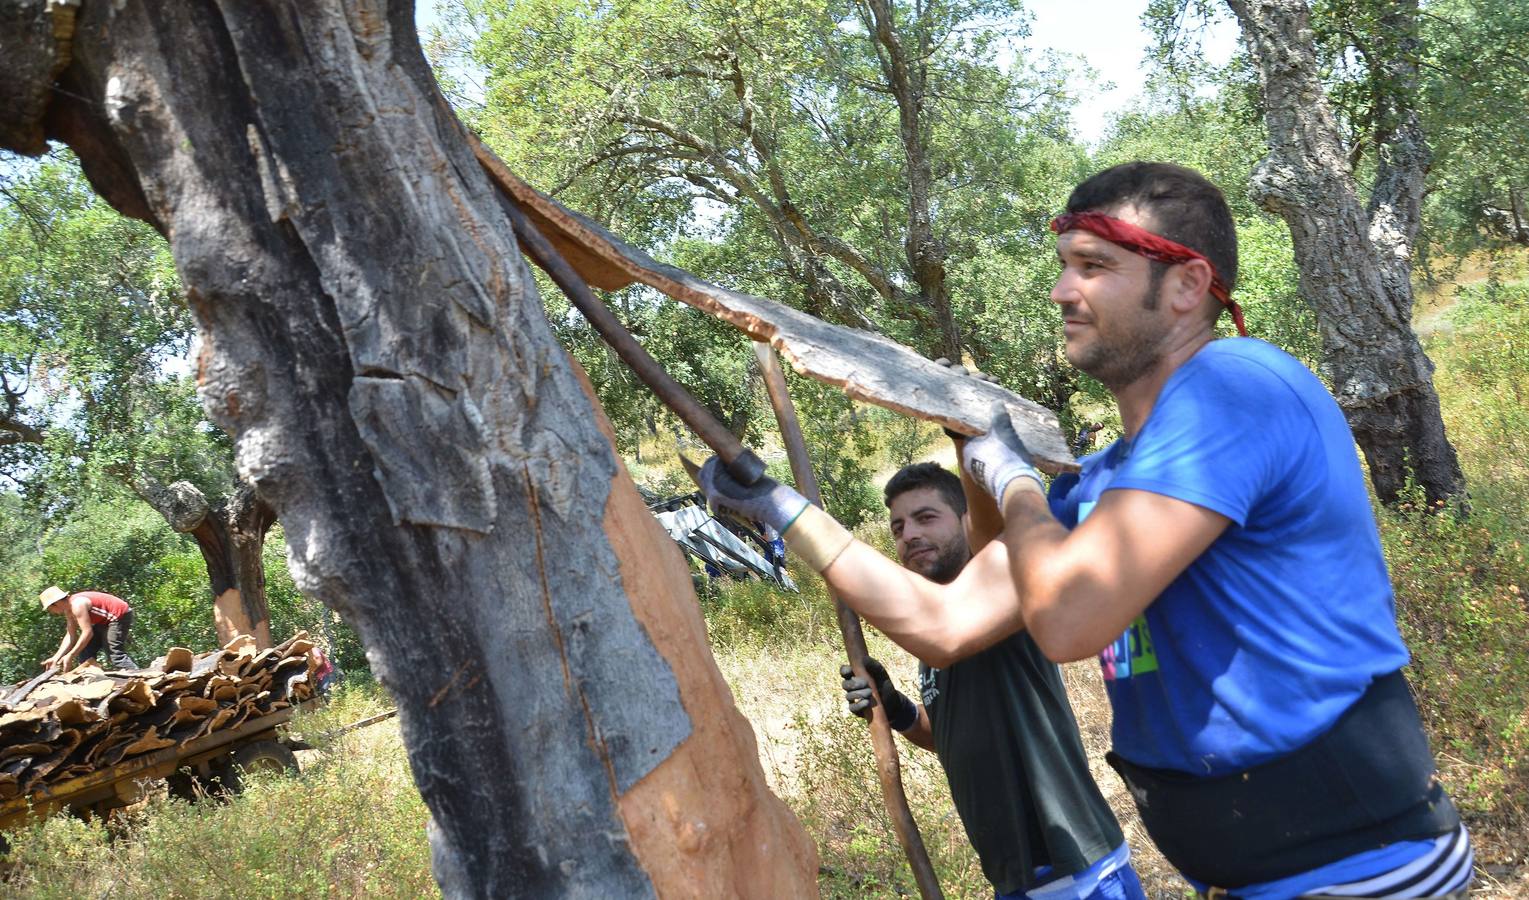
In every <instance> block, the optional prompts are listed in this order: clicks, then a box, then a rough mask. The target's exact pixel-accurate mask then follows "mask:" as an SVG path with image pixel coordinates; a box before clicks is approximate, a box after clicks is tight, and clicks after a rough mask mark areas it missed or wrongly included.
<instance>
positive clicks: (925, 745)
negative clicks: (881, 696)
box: [901, 703, 934, 750]
mask: <svg viewBox="0 0 1529 900" xmlns="http://www.w3.org/2000/svg"><path fill="white" fill-rule="evenodd" d="M901 734H902V736H903V737H905V738H907V739H908V743H910V744H912V745H913V746H915V747H918V748H919V749H921V750H933V749H934V731H933V730H932V729H931V728H930V727H929V712H928V710H926V709H924V704H922V703H920V704H919V705H918V719H917V720H916V721H915V722H914V723H913V727H911V728H909V729H908V730H907V731H904V732H901Z"/></svg>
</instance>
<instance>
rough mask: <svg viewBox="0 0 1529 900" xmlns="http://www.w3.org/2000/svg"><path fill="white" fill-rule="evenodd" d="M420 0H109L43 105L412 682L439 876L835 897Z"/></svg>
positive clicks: (344, 598)
mask: <svg viewBox="0 0 1529 900" xmlns="http://www.w3.org/2000/svg"><path fill="white" fill-rule="evenodd" d="M0 4H11V7H10V8H9V9H7V11H6V15H7V16H9V15H11V14H13V13H15V11H16V10H21V11H22V13H25V12H26V11H27V10H28V9H31V8H32V7H31V6H28V5H27V4H26V3H25V2H22V0H0ZM18 4H20V5H18ZM413 12H414V11H413V5H412V4H411V3H409V2H405V0H392V2H383V0H287V2H277V0H271V2H265V3H247V2H240V0H224V2H219V0H184V2H179V3H174V4H167V3H154V2H147V0H117V2H111V3H108V2H99V0H87V2H85V3H84V4H83V5H82V7H81V8H80V10H79V15H78V17H77V21H76V22H75V23H74V31H73V35H72V55H71V58H70V60H69V66H68V68H67V69H66V70H64V71H63V72H62V74H61V75H59V76H58V77H59V78H60V79H61V80H63V81H64V82H66V83H67V84H68V85H69V89H68V91H67V92H54V93H53V95H52V96H53V99H52V101H51V104H50V105H49V107H48V110H47V112H46V114H45V120H44V121H45V125H46V127H47V129H48V132H49V134H50V135H52V136H58V137H64V138H67V139H68V140H69V142H70V143H71V144H72V145H73V146H74V147H75V148H76V151H77V152H78V153H79V155H80V156H81V159H82V163H83V165H84V168H85V171H86V174H87V175H88V176H89V177H90V178H91V180H92V182H93V183H94V184H95V185H96V187H97V189H98V190H100V191H101V192H102V193H103V194H104V195H105V196H106V197H107V199H108V200H110V201H112V202H113V203H114V204H116V205H117V206H118V208H119V209H124V210H128V211H132V212H135V213H137V214H140V215H142V217H144V218H147V219H149V220H150V221H152V222H155V223H156V224H157V225H158V226H159V227H160V228H161V230H163V231H164V233H165V234H166V236H167V237H168V238H169V240H170V244H171V249H172V251H173V253H174V256H175V260H176V265H177V267H178V269H179V271H180V275H181V278H182V281H183V284H184V285H185V287H186V290H187V294H188V298H189V300H190V302H191V304H192V306H193V308H194V311H195V313H196V316H197V320H198V328H199V332H200V335H201V340H202V350H201V356H200V359H199V377H200V381H201V388H200V390H201V396H202V399H203V402H204V404H205V406H206V408H207V410H208V412H209V414H210V415H211V416H212V417H213V418H214V420H215V421H216V422H217V423H218V424H219V425H220V426H222V427H223V428H225V429H226V430H227V431H228V432H229V433H230V434H232V435H234V438H235V446H236V451H237V462H238V467H239V471H240V473H241V475H242V476H243V477H244V478H246V479H247V480H248V481H249V482H250V483H251V484H252V485H253V486H254V488H255V489H256V490H257V491H258V492H259V494H260V496H261V498H263V499H264V500H265V501H266V502H267V503H269V504H270V506H271V508H272V509H273V510H275V512H276V514H277V515H278V516H279V517H280V519H281V521H282V523H283V526H284V528H285V531H286V534H287V540H288V543H289V545H290V548H291V567H292V570H293V575H294V578H295V579H296V581H297V583H298V585H299V587H300V588H301V589H302V590H303V591H304V592H305V593H308V594H309V595H310V596H316V597H318V598H319V599H321V600H323V601H324V602H325V603H327V604H329V605H330V606H332V607H333V608H335V609H336V610H337V611H338V612H339V613H340V614H341V615H342V616H344V617H345V618H346V620H347V621H349V622H350V623H351V624H352V625H354V626H355V628H356V630H357V632H358V633H359V634H360V636H361V639H362V641H363V642H364V643H365V645H366V647H367V653H368V658H369V659H370V661H371V663H372V667H373V670H374V672H375V673H376V674H377V675H378V677H379V678H381V679H382V681H383V682H384V683H385V684H386V685H387V686H388V688H389V689H390V690H391V692H392V693H393V695H394V696H395V698H396V699H397V701H398V705H399V711H400V713H399V718H400V722H401V725H402V729H403V735H404V740H405V743H406V744H407V746H408V748H409V759H410V763H411V768H412V770H413V774H414V778H415V782H416V784H417V785H418V786H419V789H420V792H421V794H422V795H423V797H424V799H425V801H426V803H427V804H428V805H429V807H430V809H431V812H432V814H433V815H432V821H431V826H430V840H431V846H432V852H433V862H434V868H435V874H436V878H437V880H438V881H439V882H440V883H441V885H442V888H443V890H444V891H445V893H446V895H447V896H451V897H509V896H524V897H601V898H603V897H611V896H620V897H644V896H673V897H714V896H754V897H785V896H805V895H811V894H813V893H814V892H815V890H816V888H815V878H816V869H817V860H816V854H815V853H814V851H813V849H812V847H811V845H810V843H809V842H808V841H807V839H806V836H805V834H804V832H803V831H802V830H801V827H800V825H799V824H798V823H797V822H796V820H795V819H794V817H792V816H791V814H790V812H789V811H788V810H787V809H786V808H785V807H784V805H783V804H781V803H780V802H779V800H777V799H776V798H774V797H773V796H772V795H771V794H770V793H769V792H768V790H767V789H766V788H765V785H764V780H763V774H762V772H761V770H760V768H759V762H758V757H757V754H756V751H755V747H754V745H753V742H752V740H751V734H750V732H749V728H748V725H747V722H745V721H744V720H743V719H742V717H741V716H740V715H739V714H738V712H737V710H736V708H735V707H734V706H733V704H732V700H731V694H730V693H729V692H728V690H727V687H726V685H725V683H724V682H723V681H722V679H721V677H720V674H719V673H718V672H717V670H716V667H715V664H714V663H713V661H712V660H711V659H710V656H709V654H708V652H707V649H706V641H705V635H704V628H703V625H702V623H701V620H700V616H699V612H698V610H697V607H696V603H695V598H694V594H693V593H692V591H691V588H690V581H689V578H688V575H687V573H686V570H685V567H684V564H683V561H682V560H681V558H680V555H679V550H678V548H677V547H675V546H674V545H673V543H672V542H671V541H669V540H668V539H667V538H666V536H665V535H664V534H663V532H662V531H661V529H659V527H658V525H657V523H656V522H654V521H653V519H652V517H651V516H650V515H649V514H648V512H647V510H646V508H645V507H644V506H643V504H642V502H641V500H640V498H639V497H638V495H637V493H636V490H635V488H634V486H633V485H632V484H631V482H630V480H629V479H628V478H627V477H626V475H625V473H624V471H623V470H622V467H621V465H620V461H619V460H618V459H617V458H616V456H615V454H614V450H613V447H612V445H611V442H610V440H609V438H608V437H607V435H605V434H602V432H601V431H600V429H599V427H598V424H597V423H598V420H599V416H598V411H597V408H596V407H595V406H594V404H593V403H592V401H591V398H590V396H589V394H588V393H587V392H586V390H584V389H583V388H582V387H581V385H580V383H579V380H578V378H577V375H576V374H575V372H574V370H573V368H572V366H571V365H570V363H569V361H568V359H567V357H566V355H565V354H564V353H563V352H562V350H561V349H560V348H559V347H558V346H557V344H556V342H555V340H554V338H553V336H552V334H551V330H550V328H549V327H548V324H547V322H546V319H545V315H544V313H543V312H542V309H541V304H540V302H539V298H538V296H537V292H536V287H535V283H534V281H533V280H532V279H531V277H530V274H529V272H528V270H527V269H526V266H525V263H524V261H523V260H522V259H521V257H520V255H519V253H518V252H517V250H516V247H515V245H514V240H513V236H512V234H511V231H510V227H509V224H508V222H507V221H506V220H505V219H504V217H503V212H502V210H500V208H499V207H498V205H497V201H496V199H495V196H494V190H495V189H494V188H493V186H492V185H491V184H490V182H489V180H488V178H487V177H486V176H485V175H484V173H483V171H482V169H481V168H480V167H479V165H478V164H477V162H476V161H475V160H474V159H473V155H472V152H471V149H470V148H469V146H468V143H467V141H466V140H465V137H466V136H465V133H464V132H463V130H462V128H461V126H460V124H459V123H458V122H457V120H456V118H455V117H454V115H453V114H452V112H451V110H450V109H449V108H448V107H447V106H446V104H445V102H444V100H443V99H442V98H441V96H440V94H439V91H438V89H437V87H436V85H435V81H434V78H433V76H432V74H431V72H430V69H429V67H428V65H427V64H426V62H425V60H424V57H423V55H422V54H421V52H420V49H419V46H418V40H417V37H416V35H415V31H414V16H413ZM34 14H35V15H46V14H47V13H46V12H45V11H43V10H41V9H39V10H38V11H36V12H35V13H34ZM0 19H3V17H0ZM16 33H18V34H19V33H20V32H16ZM12 35H13V33H11V32H7V33H0V56H4V57H5V58H7V59H10V58H13V56H14V54H15V53H16V52H17V51H16V48H15V47H12V46H11V43H12V40H13V36H12ZM36 71H49V69H48V68H47V67H46V66H44V67H40V68H38V69H36ZM7 90H9V88H7ZM0 109H6V110H9V109H11V106H10V105H0ZM28 125H29V123H26V122H19V123H15V125H14V127H16V128H18V129H20V130H19V131H18V132H17V133H25V129H26V128H27V127H28ZM7 133H10V132H7Z"/></svg>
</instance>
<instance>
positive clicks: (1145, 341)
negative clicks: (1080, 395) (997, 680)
mask: <svg viewBox="0 0 1529 900" xmlns="http://www.w3.org/2000/svg"><path fill="white" fill-rule="evenodd" d="M1162 283H1163V279H1162V275H1161V273H1160V272H1159V270H1158V269H1156V268H1154V269H1153V273H1152V277H1151V278H1150V279H1149V280H1148V282H1147V289H1146V290H1145V291H1144V292H1143V293H1142V297H1141V299H1140V300H1139V301H1138V303H1137V304H1136V306H1135V307H1132V310H1133V313H1134V316H1135V318H1134V319H1133V320H1132V321H1130V322H1128V323H1127V322H1123V323H1121V327H1120V328H1119V329H1118V331H1117V333H1114V334H1111V335H1108V336H1106V335H1104V334H1102V333H1100V332H1099V330H1098V320H1097V319H1096V320H1095V336H1096V339H1095V341H1094V342H1093V343H1092V344H1090V345H1088V346H1086V347H1082V348H1079V350H1078V351H1077V352H1076V354H1074V352H1073V350H1072V349H1071V348H1068V350H1067V361H1068V362H1070V363H1072V364H1073V366H1074V367H1075V368H1077V369H1078V371H1080V372H1083V373H1085V374H1087V375H1091V376H1093V377H1094V378H1095V379H1097V380H1098V381H1099V383H1100V384H1102V385H1104V386H1105V387H1106V388H1107V389H1109V390H1111V391H1115V390H1118V389H1120V388H1124V387H1126V386H1127V385H1130V384H1132V383H1133V382H1135V381H1137V380H1138V379H1140V378H1141V377H1142V376H1144V375H1146V374H1147V373H1148V372H1151V371H1152V370H1153V369H1155V368H1157V366H1158V364H1159V363H1161V362H1162V359H1163V355H1164V354H1163V351H1162V349H1161V348H1162V343H1163V341H1162V339H1163V337H1164V336H1165V335H1166V334H1167V332H1168V326H1167V325H1166V324H1165V323H1161V322H1160V321H1159V320H1158V319H1157V318H1156V317H1154V316H1150V315H1145V313H1149V312H1152V311H1154V310H1156V309H1157V307H1158V303H1159V300H1160V298H1159V296H1158V295H1159V293H1160V291H1161V288H1162ZM1064 314H1065V310H1064Z"/></svg>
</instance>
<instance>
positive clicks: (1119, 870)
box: [994, 844, 1147, 900]
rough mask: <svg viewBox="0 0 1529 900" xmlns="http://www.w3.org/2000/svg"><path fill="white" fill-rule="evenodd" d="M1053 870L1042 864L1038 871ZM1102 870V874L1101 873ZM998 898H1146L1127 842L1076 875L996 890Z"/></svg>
mask: <svg viewBox="0 0 1529 900" xmlns="http://www.w3.org/2000/svg"><path fill="white" fill-rule="evenodd" d="M1050 871H1051V867H1050V866H1042V867H1041V868H1039V869H1037V870H1036V874H1038V875H1040V876H1042V877H1044V876H1045V875H1047V874H1048V873H1049V872H1050ZM1101 873H1103V874H1101ZM994 897H996V898H997V900H1147V892H1146V890H1144V889H1143V888H1142V886H1141V879H1140V878H1138V877H1137V876H1136V870H1135V869H1133V868H1131V851H1130V849H1129V848H1127V847H1126V845H1125V844H1121V845H1120V846H1119V847H1116V848H1115V850H1114V852H1112V853H1110V854H1109V855H1107V856H1105V857H1103V858H1101V859H1099V860H1096V861H1095V862H1094V864H1093V865H1091V866H1089V867H1088V868H1087V869H1085V870H1084V871H1082V872H1079V873H1078V874H1076V875H1072V876H1068V877H1063V878H1057V879H1054V880H1052V881H1047V882H1044V883H1042V884H1038V885H1036V886H1035V887H1033V888H1031V889H1030V890H1029V891H1015V892H1013V893H1011V894H998V893H995V894H994Z"/></svg>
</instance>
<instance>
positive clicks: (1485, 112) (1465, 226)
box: [1422, 0, 1529, 255]
mask: <svg viewBox="0 0 1529 900" xmlns="http://www.w3.org/2000/svg"><path fill="white" fill-rule="evenodd" d="M1424 10H1425V12H1424V15H1423V18H1422V36H1423V41H1424V47H1425V53H1426V57H1425V59H1424V61H1423V73H1424V82H1423V87H1422V97H1423V100H1424V103H1423V116H1424V129H1425V131H1426V133H1427V135H1428V139H1429V142H1430V144H1431V145H1432V148H1433V151H1434V165H1433V172H1432V178H1431V182H1432V185H1431V186H1432V188H1433V190H1432V192H1431V194H1430V196H1429V198H1428V202H1427V205H1426V206H1425V213H1426V218H1425V222H1426V225H1427V228H1428V233H1429V234H1430V236H1431V237H1432V238H1433V240H1434V242H1435V243H1436V244H1438V245H1439V246H1440V247H1441V248H1442V249H1444V250H1445V251H1447V252H1450V253H1453V254H1457V255H1464V254H1465V253H1466V252H1468V251H1470V250H1473V249H1477V248H1488V249H1492V248H1498V247H1501V246H1503V245H1505V244H1517V245H1519V246H1523V245H1524V244H1529V196H1526V194H1529V148H1526V146H1525V142H1524V140H1523V122H1524V111H1525V110H1529V77H1526V76H1529V16H1526V15H1525V14H1524V7H1523V4H1522V2H1521V0H1433V2H1430V3H1428V4H1427V5H1426V6H1425V7H1424Z"/></svg>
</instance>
